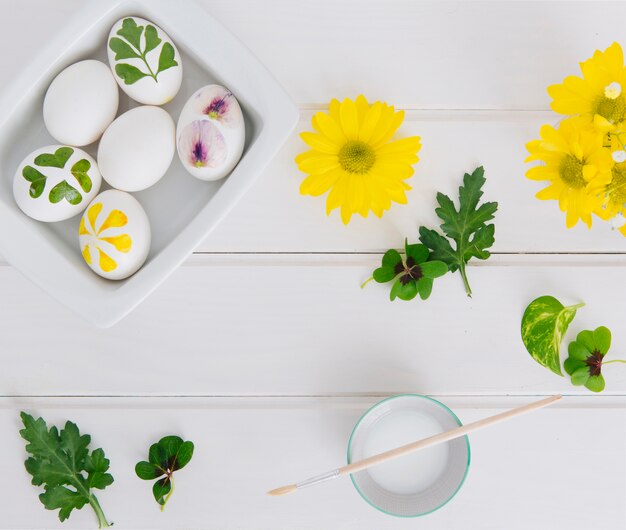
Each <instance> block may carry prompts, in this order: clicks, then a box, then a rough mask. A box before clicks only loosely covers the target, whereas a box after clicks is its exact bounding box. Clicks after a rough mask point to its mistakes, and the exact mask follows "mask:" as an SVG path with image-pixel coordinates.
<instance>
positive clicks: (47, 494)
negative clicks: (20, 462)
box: [20, 412, 113, 527]
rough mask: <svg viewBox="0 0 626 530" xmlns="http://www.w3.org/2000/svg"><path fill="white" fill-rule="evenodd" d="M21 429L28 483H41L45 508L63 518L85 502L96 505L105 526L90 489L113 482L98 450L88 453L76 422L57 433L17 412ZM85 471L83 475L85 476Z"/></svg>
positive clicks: (98, 514)
mask: <svg viewBox="0 0 626 530" xmlns="http://www.w3.org/2000/svg"><path fill="white" fill-rule="evenodd" d="M20 416H21V419H22V423H23V425H24V428H23V429H22V430H21V431H20V435H21V436H22V438H24V440H26V442H27V444H26V451H27V452H28V453H30V456H29V457H28V458H27V459H26V461H25V462H24V466H25V468H26V471H27V472H28V473H29V474H30V475H31V476H32V483H33V484H34V485H36V486H41V485H43V486H44V492H43V493H42V494H41V495H40V496H39V498H40V500H41V502H42V503H43V505H44V506H45V507H46V508H47V509H49V510H56V509H58V510H59V519H60V520H61V521H64V520H65V519H67V518H68V517H69V516H70V514H71V513H72V511H73V510H75V509H80V508H82V507H83V506H85V505H86V504H87V503H91V504H93V505H94V506H96V507H98V510H95V508H94V511H95V513H96V516H97V517H98V522H99V524H100V525H101V527H102V526H108V522H107V521H106V519H105V518H104V515H103V514H102V511H101V509H100V507H99V504H98V500H97V499H96V497H95V496H94V495H93V494H92V493H91V491H90V490H91V488H92V487H96V488H100V489H103V488H104V487H106V486H108V485H109V484H111V483H112V482H113V477H112V476H111V475H109V474H108V473H105V471H106V470H107V469H108V466H109V461H108V460H107V459H106V458H105V456H104V451H102V449H96V450H95V451H94V452H93V453H91V454H89V448H88V445H89V442H90V440H91V437H90V436H89V435H86V434H84V435H81V433H80V431H79V429H78V427H77V426H76V424H74V423H72V422H70V421H68V422H67V423H66V424H65V426H64V428H63V429H62V430H61V432H58V430H57V428H56V427H54V426H53V427H51V428H50V429H48V426H47V425H46V422H45V421H44V420H43V419H42V418H38V419H37V420H35V419H34V418H33V417H32V416H30V415H29V414H26V413H25V412H22V413H21V414H20ZM85 473H87V478H85Z"/></svg>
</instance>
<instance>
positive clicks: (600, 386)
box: [585, 374, 606, 392]
mask: <svg viewBox="0 0 626 530" xmlns="http://www.w3.org/2000/svg"><path fill="white" fill-rule="evenodd" d="M605 385H606V383H605V381H604V376H603V375H602V374H600V375H592V376H590V377H589V379H587V382H586V383H585V387H586V388H587V389H589V390H591V391H592V392H602V391H603V390H604V387H605Z"/></svg>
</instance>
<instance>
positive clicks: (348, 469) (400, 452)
mask: <svg viewBox="0 0 626 530" xmlns="http://www.w3.org/2000/svg"><path fill="white" fill-rule="evenodd" d="M559 399H561V396H551V397H549V398H546V399H542V400H540V401H535V402H534V403H529V404H528V405H524V406H522V407H517V408H515V409H512V410H507V411H506V412H502V413H500V414H496V415H495V416H491V417H489V418H484V419H482V420H478V421H475V422H474V423H468V424H467V425H461V426H460V427H457V428H455V429H452V430H451V431H446V432H442V433H441V434H436V435H434V436H431V437H430V438H424V439H423V440H419V441H417V442H412V443H410V444H407V445H403V446H401V447H396V448H395V449H391V450H389V451H385V452H384V453H380V454H378V455H374V456H370V457H369V458H365V459H364V460H359V461H358V462H353V463H352V464H348V465H347V466H343V467H340V468H339V474H340V475H347V474H349V473H356V472H357V471H362V470H363V469H367V468H369V467H372V466H376V465H378V464H382V463H383V462H387V461H389V460H393V459H394V458H397V457H399V456H404V455H408V454H409V453H413V452H414V451H419V450H420V449H425V448H426V447H431V446H433V445H437V444H440V443H443V442H448V441H450V440H454V439H455V438H459V437H461V436H465V435H466V434H469V433H471V432H474V431H477V430H478V429H482V428H483V427H487V426H489V425H493V424H494V423H498V422H500V421H504V420H508V419H511V418H514V417H515V416H519V415H521V414H526V413H527V412H531V411H533V410H537V409H540V408H543V407H547V406H548V405H550V404H552V403H554V402H555V401H558V400H559Z"/></svg>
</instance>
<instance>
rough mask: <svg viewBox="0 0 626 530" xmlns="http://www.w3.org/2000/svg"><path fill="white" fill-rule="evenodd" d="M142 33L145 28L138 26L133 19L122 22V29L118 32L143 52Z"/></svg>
mask: <svg viewBox="0 0 626 530" xmlns="http://www.w3.org/2000/svg"><path fill="white" fill-rule="evenodd" d="M142 33H143V26H138V25H137V23H136V22H135V20H134V19H132V18H125V19H124V20H123V22H122V27H121V28H120V29H118V30H117V34H118V35H119V36H120V37H123V38H125V39H126V40H127V41H128V42H130V43H131V44H132V45H133V46H134V47H135V49H136V50H137V51H141V34H142Z"/></svg>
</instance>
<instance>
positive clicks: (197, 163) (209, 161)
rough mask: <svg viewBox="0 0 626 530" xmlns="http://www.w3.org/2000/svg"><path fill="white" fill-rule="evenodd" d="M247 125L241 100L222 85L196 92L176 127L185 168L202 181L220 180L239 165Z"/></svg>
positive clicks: (179, 149)
mask: <svg viewBox="0 0 626 530" xmlns="http://www.w3.org/2000/svg"><path fill="white" fill-rule="evenodd" d="M245 134H246V130H245V123H244V120H243V114H242V112H241V108H240V107H239V103H238V101H237V98H235V96H234V95H233V93H232V92H231V91H230V90H228V89H227V88H224V87H223V86H220V85H208V86H205V87H203V88H201V89H200V90H198V91H196V93H195V94H193V95H192V96H191V97H190V98H189V99H188V100H187V103H185V106H184V107H183V110H182V112H181V114H180V118H179V119H178V125H177V126H176V147H177V150H178V156H179V157H180V161H181V162H182V163H183V166H184V167H185V169H186V170H187V171H188V172H189V173H191V174H192V175H193V176H194V177H196V178H199V179H201V180H218V179H221V178H224V177H225V176H226V175H228V174H229V173H230V172H231V171H232V170H233V168H234V167H235V166H236V165H237V162H239V159H240V158H241V153H242V152H243V146H244V142H245Z"/></svg>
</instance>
